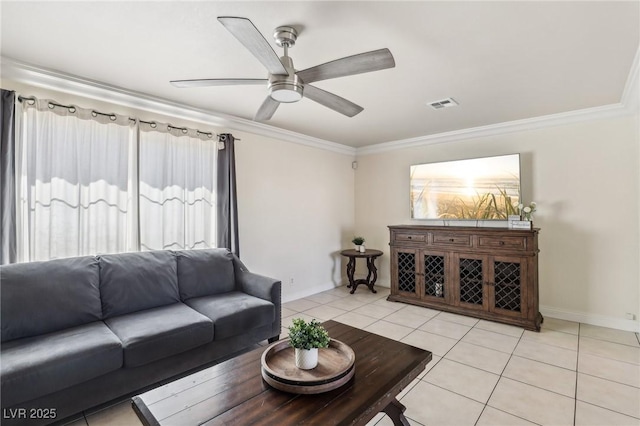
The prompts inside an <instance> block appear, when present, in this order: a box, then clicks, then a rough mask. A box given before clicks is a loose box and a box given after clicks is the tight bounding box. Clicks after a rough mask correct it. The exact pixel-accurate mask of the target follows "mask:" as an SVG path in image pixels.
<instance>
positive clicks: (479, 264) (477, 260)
mask: <svg viewBox="0 0 640 426" xmlns="http://www.w3.org/2000/svg"><path fill="white" fill-rule="evenodd" d="M457 273H458V280H459V285H460V287H459V288H460V291H459V293H458V297H459V302H460V305H464V306H466V307H470V308H474V309H483V308H484V306H485V292H484V274H485V266H484V262H483V259H482V258H481V257H475V256H467V255H463V254H461V255H460V256H459V258H458V268H457Z"/></svg>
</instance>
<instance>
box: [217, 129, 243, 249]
mask: <svg viewBox="0 0 640 426" xmlns="http://www.w3.org/2000/svg"><path fill="white" fill-rule="evenodd" d="M218 141H219V142H220V144H219V145H220V148H219V150H218V166H217V175H218V176H217V192H216V193H217V200H216V201H217V202H216V209H217V212H216V213H217V214H216V223H217V240H218V247H225V248H228V249H229V250H231V252H232V253H234V254H235V255H236V256H238V257H240V246H239V240H238V199H237V193H236V158H235V153H234V141H235V139H234V137H233V135H231V134H230V133H223V134H221V135H219V136H218Z"/></svg>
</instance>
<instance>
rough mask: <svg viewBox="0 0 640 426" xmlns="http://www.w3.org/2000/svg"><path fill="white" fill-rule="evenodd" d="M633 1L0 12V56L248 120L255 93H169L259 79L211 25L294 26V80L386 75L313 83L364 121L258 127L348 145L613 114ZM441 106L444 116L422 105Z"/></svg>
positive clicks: (251, 61)
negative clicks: (325, 73)
mask: <svg viewBox="0 0 640 426" xmlns="http://www.w3.org/2000/svg"><path fill="white" fill-rule="evenodd" d="M639 5H640V3H639V2H638V1H626V2H615V1H601V2H574V1H566V2H564V1H555V2H541V1H535V2H523V1H509V2H504V1H501V2H484V1H472V2H457V1H447V2H442V1H434V2H431V1H421V2H398V1H389V2H337V1H335V2H315V1H304V2H303V1H298V2H270V1H260V2H177V1H174V2H106V1H105V2H57V1H47V2H8V1H2V4H1V13H2V22H1V24H2V44H1V53H2V56H4V57H8V58H12V59H15V60H18V61H22V62H26V63H29V64H32V65H36V66H39V67H43V68H47V69H51V70H57V71H60V72H63V73H68V74H71V75H76V76H80V77H84V78H87V79H91V80H95V81H99V82H102V83H106V84H108V85H112V86H116V87H120V88H123V89H127V90H132V91H136V92H142V93H145V94H148V95H151V96H155V97H160V98H164V99H167V100H170V101H173V102H178V103H181V104H184V105H188V106H192V107H195V108H199V109H204V110H208V111H212V112H219V113H224V114H229V115H233V116H237V117H241V118H246V119H252V117H253V116H254V114H255V112H256V111H257V109H258V107H259V106H260V105H261V103H262V101H263V100H264V98H265V97H266V96H267V88H266V86H265V87H262V86H231V87H212V88H197V89H178V88H175V87H173V86H171V85H170V84H169V83H168V81H169V80H173V79H190V78H227V77H243V78H266V71H265V70H264V68H263V67H262V65H261V64H260V63H259V62H258V61H257V60H256V59H255V58H254V57H253V56H252V55H251V54H250V53H248V51H246V50H245V49H244V47H243V46H242V45H241V44H240V43H239V42H238V41H237V40H236V39H235V38H234V37H233V36H232V35H231V34H230V33H229V32H228V31H227V30H226V29H225V28H224V27H223V26H222V25H221V24H219V23H218V22H217V20H216V17H217V16H241V17H246V18H249V19H250V20H251V21H252V22H253V23H254V24H255V26H256V27H257V28H258V29H259V30H260V31H261V32H262V33H263V35H264V36H265V38H267V40H268V41H269V42H271V43H272V44H273V47H274V49H275V50H276V52H277V53H278V54H281V52H282V51H281V49H280V48H278V47H277V46H276V45H275V43H273V38H272V33H273V29H274V28H276V27H277V26H280V25H296V26H298V27H299V28H301V29H302V31H301V32H300V35H299V37H298V41H297V43H296V45H295V46H294V47H293V48H292V49H291V50H290V52H289V53H290V56H291V57H292V58H293V60H294V64H295V66H296V69H305V68H308V67H311V66H314V65H318V64H321V63H324V62H328V61H331V60H333V59H337V58H341V57H344V56H349V55H353V54H357V53H361V52H365V51H371V50H376V49H379V48H383V47H387V48H389V49H390V50H391V52H392V53H393V55H394V57H395V61H396V67H395V68H392V69H387V70H383V71H378V72H373V73H368V74H360V75H356V76H350V77H343V78H339V79H334V80H327V81H322V82H318V83H315V85H316V86H317V87H320V88H322V89H324V90H328V91H330V92H333V93H335V94H337V95H340V96H342V97H344V98H347V99H349V100H351V101H353V102H355V103H357V104H359V105H361V106H362V107H364V111H363V112H362V113H360V114H359V115H357V116H355V117H354V118H347V117H344V116H342V115H340V114H338V113H336V112H334V111H331V110H329V109H327V108H325V107H322V106H320V105H319V104H316V103H315V102H313V101H311V100H308V99H303V100H302V101H300V102H298V103H295V104H283V105H281V106H280V108H279V109H278V111H277V112H276V113H275V115H274V117H273V119H272V120H271V121H269V122H268V124H269V125H271V126H275V127H278V128H281V129H286V130H291V131H294V132H299V133H303V134H305V135H309V136H312V137H316V138H320V139H324V140H328V141H333V142H338V143H341V144H345V145H350V146H353V147H360V146H366V145H371V144H376V143H381V142H387V141H395V140H403V139H409V138H415V137H420V136H426V135H434V134H439V133H442V132H448V131H455V130H460V129H466V128H472V127H477V126H485V125H491V124H496V123H503V122H508V121H512V120H518V119H525V118H531V117H539V116H544V115H550V114H556V113H561V112H567V111H575V110H580V109H585V108H591V107H597V106H602V105H610V104H617V103H619V102H620V100H621V96H622V93H623V91H624V88H625V84H626V82H627V78H628V76H629V72H630V70H631V67H632V64H633V61H634V56H635V55H636V52H638V46H639V39H640V31H639V27H640V24H639V23H640V7H639ZM446 97H453V98H454V99H455V100H456V101H458V102H459V104H460V106H458V107H456V108H447V109H442V110H437V111H436V110H432V109H431V108H429V107H428V106H426V105H425V103H426V102H428V101H436V100H440V99H443V98H446Z"/></svg>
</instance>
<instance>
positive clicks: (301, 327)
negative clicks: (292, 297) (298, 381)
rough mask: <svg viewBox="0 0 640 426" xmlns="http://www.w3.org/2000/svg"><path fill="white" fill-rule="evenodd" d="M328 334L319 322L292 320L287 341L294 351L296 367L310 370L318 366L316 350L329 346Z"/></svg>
mask: <svg viewBox="0 0 640 426" xmlns="http://www.w3.org/2000/svg"><path fill="white" fill-rule="evenodd" d="M329 340H330V339H329V333H327V330H326V329H325V328H324V327H323V326H322V324H320V322H318V321H316V320H315V319H314V320H311V321H310V322H308V323H307V322H305V320H303V319H301V318H294V319H293V325H292V326H291V327H289V341H290V344H291V346H292V347H293V348H294V349H295V356H296V367H298V368H301V369H303V370H310V369H312V368H315V367H316V365H318V348H326V347H328V346H329Z"/></svg>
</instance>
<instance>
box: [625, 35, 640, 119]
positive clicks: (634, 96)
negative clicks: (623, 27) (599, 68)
mask: <svg viewBox="0 0 640 426" xmlns="http://www.w3.org/2000/svg"><path fill="white" fill-rule="evenodd" d="M621 102H622V104H623V105H624V106H625V107H627V108H629V109H630V110H632V111H638V109H640V47H639V48H638V51H637V52H636V56H635V57H634V58H633V64H632V65H631V71H629V77H627V83H626V84H625V85H624V90H623V92H622V98H621Z"/></svg>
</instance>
